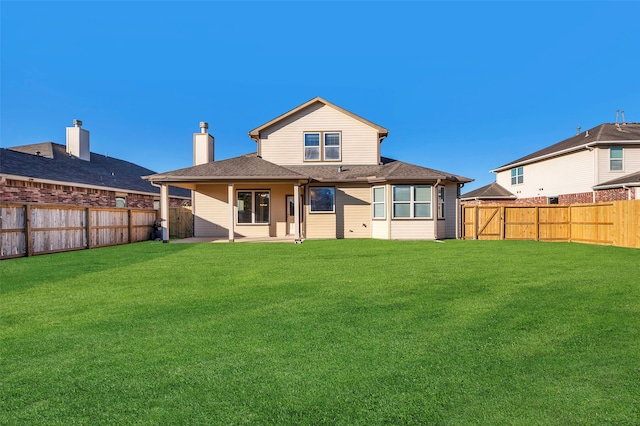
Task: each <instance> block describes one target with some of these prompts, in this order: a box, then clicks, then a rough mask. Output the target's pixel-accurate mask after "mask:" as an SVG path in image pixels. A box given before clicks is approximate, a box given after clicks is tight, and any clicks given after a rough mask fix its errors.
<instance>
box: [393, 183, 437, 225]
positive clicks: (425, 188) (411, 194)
mask: <svg viewBox="0 0 640 426" xmlns="http://www.w3.org/2000/svg"><path fill="white" fill-rule="evenodd" d="M393 217H394V219H401V218H406V219H414V218H424V219H430V218H431V217H432V216H431V186H430V185H394V186H393Z"/></svg>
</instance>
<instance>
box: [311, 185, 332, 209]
mask: <svg viewBox="0 0 640 426" xmlns="http://www.w3.org/2000/svg"><path fill="white" fill-rule="evenodd" d="M320 188H331V189H333V203H332V206H333V209H332V210H331V211H329V210H320V211H316V210H313V204H312V203H311V192H312V190H313V189H320ZM308 192H309V213H310V214H334V213H335V212H336V187H335V186H311V187H309V191H308Z"/></svg>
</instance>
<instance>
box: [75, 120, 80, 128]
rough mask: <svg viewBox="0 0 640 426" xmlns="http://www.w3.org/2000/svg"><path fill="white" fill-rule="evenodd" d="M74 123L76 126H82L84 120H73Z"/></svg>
mask: <svg viewBox="0 0 640 426" xmlns="http://www.w3.org/2000/svg"><path fill="white" fill-rule="evenodd" d="M73 125H74V126H76V127H80V126H82V120H73Z"/></svg>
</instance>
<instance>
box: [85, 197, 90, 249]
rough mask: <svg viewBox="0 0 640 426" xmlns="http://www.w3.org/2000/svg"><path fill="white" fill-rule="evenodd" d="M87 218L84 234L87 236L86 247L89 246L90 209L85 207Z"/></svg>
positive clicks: (88, 247)
mask: <svg viewBox="0 0 640 426" xmlns="http://www.w3.org/2000/svg"><path fill="white" fill-rule="evenodd" d="M84 211H85V214H86V215H87V218H86V220H85V234H86V236H87V249H90V248H91V209H90V208H89V207H87V208H86V209H84Z"/></svg>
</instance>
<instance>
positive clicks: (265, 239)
mask: <svg viewBox="0 0 640 426" xmlns="http://www.w3.org/2000/svg"><path fill="white" fill-rule="evenodd" d="M295 241H296V240H295V238H294V237H254V238H250V237H236V238H235V240H234V242H235V243H294V242H295ZM228 242H229V239H228V238H221V237H210V238H206V237H204V238H203V237H197V238H196V237H191V238H181V239H179V240H171V241H169V243H170V244H180V243H228Z"/></svg>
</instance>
